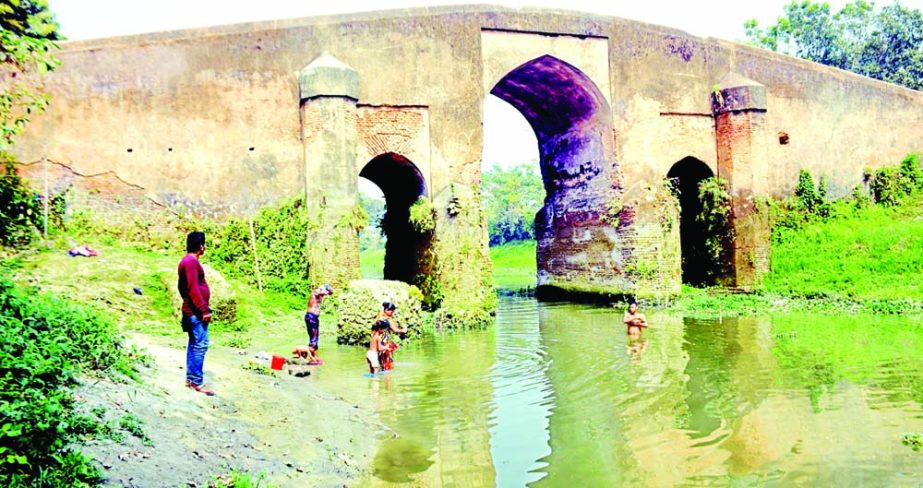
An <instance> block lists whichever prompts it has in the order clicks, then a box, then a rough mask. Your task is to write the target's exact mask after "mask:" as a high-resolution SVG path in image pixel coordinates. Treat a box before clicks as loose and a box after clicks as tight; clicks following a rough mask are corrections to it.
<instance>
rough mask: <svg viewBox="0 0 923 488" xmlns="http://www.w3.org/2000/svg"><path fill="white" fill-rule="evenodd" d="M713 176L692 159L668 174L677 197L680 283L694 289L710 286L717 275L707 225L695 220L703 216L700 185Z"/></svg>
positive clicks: (678, 164)
mask: <svg viewBox="0 0 923 488" xmlns="http://www.w3.org/2000/svg"><path fill="white" fill-rule="evenodd" d="M713 176H715V174H714V173H713V172H712V170H711V169H710V168H709V167H708V165H706V164H705V163H703V162H702V161H700V160H698V159H696V158H693V157H687V158H683V159H681V160H680V161H679V162H677V163H676V164H674V165H673V166H672V167H671V168H670V171H669V172H668V173H667V178H669V179H670V181H671V183H672V185H673V189H674V190H675V191H676V192H677V193H678V194H679V205H680V220H679V239H680V246H681V248H682V255H683V260H682V269H683V283H687V284H690V285H694V286H702V285H713V284H714V280H715V278H716V274H717V263H715V262H714V261H715V260H714V259H713V258H712V257H711V255H710V253H709V252H708V249H707V246H706V241H707V239H708V231H707V226H706V224H705V223H703V222H701V221H700V220H699V219H698V217H699V215H700V214H701V213H702V200H701V199H700V197H699V184H700V183H702V180H704V179H706V178H711V177H713Z"/></svg>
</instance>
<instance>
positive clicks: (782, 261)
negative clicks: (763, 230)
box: [763, 196, 923, 302]
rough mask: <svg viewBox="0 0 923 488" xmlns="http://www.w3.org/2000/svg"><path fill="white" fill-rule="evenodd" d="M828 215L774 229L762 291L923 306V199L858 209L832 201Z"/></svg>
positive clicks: (807, 296) (846, 203)
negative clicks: (789, 226)
mask: <svg viewBox="0 0 923 488" xmlns="http://www.w3.org/2000/svg"><path fill="white" fill-rule="evenodd" d="M831 214H832V215H831V216H830V217H828V218H826V219H824V220H820V221H816V222H810V223H808V224H806V225H804V226H803V227H802V228H800V229H797V230H789V229H777V231H776V233H775V235H774V237H773V242H772V270H771V272H770V274H769V275H768V276H767V277H766V280H765V282H764V284H763V289H764V290H765V291H767V292H772V293H777V294H781V295H790V296H798V297H805V298H832V299H836V300H860V301H880V302H881V301H891V302H902V301H908V302H909V301H916V302H923V197H919V196H918V197H916V198H913V199H911V200H908V201H906V202H904V203H902V204H900V205H897V206H883V205H872V206H867V207H863V208H856V206H855V205H853V204H851V203H849V202H837V203H836V204H834V205H833V207H832V212H831Z"/></svg>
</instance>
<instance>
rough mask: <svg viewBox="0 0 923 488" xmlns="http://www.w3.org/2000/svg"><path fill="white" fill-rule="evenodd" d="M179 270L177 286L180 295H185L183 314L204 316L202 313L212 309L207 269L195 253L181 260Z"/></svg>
mask: <svg viewBox="0 0 923 488" xmlns="http://www.w3.org/2000/svg"><path fill="white" fill-rule="evenodd" d="M177 272H178V273H179V282H178V283H177V286H178V288H179V294H180V296H181V297H183V315H184V316H186V317H189V316H192V315H195V316H196V317H199V318H202V315H204V314H205V313H207V312H209V311H210V310H211V309H210V308H208V299H209V298H211V293H210V292H209V291H208V282H206V281H205V270H204V269H202V265H201V264H199V259H198V258H197V257H196V255H195V254H187V255H185V256H184V257H183V259H181V260H180V262H179V267H178V269H177Z"/></svg>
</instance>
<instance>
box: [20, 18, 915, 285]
mask: <svg viewBox="0 0 923 488" xmlns="http://www.w3.org/2000/svg"><path fill="white" fill-rule="evenodd" d="M323 55H327V56H329V57H330V58H333V59H335V60H337V63H341V64H342V65H345V66H347V67H349V68H350V69H352V70H354V72H355V75H356V77H355V78H356V79H355V83H356V84H355V85H351V86H350V87H347V89H346V91H343V90H339V91H342V93H333V92H334V91H337V90H333V89H330V90H326V91H327V92H328V93H320V92H321V91H325V90H319V91H318V93H315V94H314V95H318V96H319V98H314V97H313V95H311V97H309V98H310V100H309V101H307V102H306V104H307V105H308V106H309V107H310V106H311V105H310V104H315V105H314V108H312V109H309V110H303V107H304V106H305V103H302V102H303V97H302V93H301V91H300V78H299V74H300V72H301V70H302V69H303V68H305V67H306V66H307V64H308V63H310V62H311V61H313V60H316V59H318V58H319V57H320V56H323ZM542 56H550V57H552V58H554V59H556V60H559V61H561V62H564V63H567V64H568V65H570V66H572V67H575V68H576V69H577V70H578V71H579V72H580V73H581V74H582V75H583V76H584V77H586V79H587V80H589V82H590V84H591V85H592V87H593V88H594V89H595V90H597V91H598V93H599V94H600V97H601V98H600V101H601V102H600V103H601V106H605V110H602V111H599V110H596V111H593V114H595V115H593V117H597V119H594V121H593V123H592V124H590V126H587V125H585V124H583V122H585V121H577V120H574V117H579V116H580V115H575V114H577V112H574V113H571V114H570V115H572V116H573V117H571V120H566V121H564V122H561V124H563V125H560V126H555V127H552V126H553V124H554V122H555V121H554V120H552V119H549V118H548V117H539V118H536V120H539V119H541V120H542V121H541V122H538V123H537V124H538V126H537V129H541V130H546V129H550V128H553V129H555V130H551V131H550V132H548V134H546V135H547V136H548V137H547V138H546V142H547V141H550V140H552V139H554V137H556V136H558V135H562V134H566V133H567V131H566V130H562V129H561V128H562V127H573V126H579V127H580V128H581V130H584V132H583V134H584V135H586V134H588V133H590V132H593V134H595V135H594V136H592V137H590V138H589V139H587V140H589V141H590V142H588V143H587V144H585V145H584V146H581V147H597V150H595V151H596V152H595V154H597V156H598V157H597V156H594V157H593V158H595V160H596V161H597V162H598V163H601V164H602V166H601V167H600V168H599V169H600V171H601V173H605V176H604V178H603V179H608V180H609V187H610V189H611V190H612V193H611V199H612V200H613V202H610V203H613V205H614V207H617V208H621V209H623V215H620V216H619V217H618V223H617V224H612V222H610V225H609V226H605V225H596V224H593V225H591V226H589V228H591V229H595V230H593V232H594V233H595V234H594V235H595V237H593V238H591V239H589V240H587V241H586V242H587V243H588V244H587V247H586V248H585V249H572V250H573V251H574V252H573V253H571V255H570V256H569V257H566V260H567V261H568V264H566V266H565V267H567V266H571V265H573V264H575V263H577V264H579V262H580V259H581V258H580V256H597V257H587V258H586V260H585V262H593V263H595V264H593V267H595V268H596V269H599V270H600V273H599V274H598V275H596V274H593V273H589V274H587V273H583V278H586V280H585V281H586V282H585V283H578V284H579V285H580V286H581V287H589V288H592V286H593V285H594V284H603V285H604V286H605V287H608V288H610V289H613V290H614V291H617V292H618V291H626V290H637V286H639V285H638V283H640V282H641V281H639V279H636V278H632V275H631V273H629V271H628V268H631V266H635V267H634V268H631V269H635V270H636V271H637V272H640V273H641V274H643V275H644V276H648V275H650V276H654V275H656V276H665V277H667V278H665V279H667V280H669V281H670V283H669V286H668V287H667V288H670V289H674V288H676V287H677V286H678V281H677V280H678V279H679V278H678V276H679V272H678V269H677V268H678V266H679V265H678V262H679V261H678V259H676V258H675V256H674V254H675V253H674V252H673V250H672V249H674V248H675V247H678V244H676V243H674V242H670V241H672V240H674V237H675V235H674V234H675V231H674V229H675V227H672V228H671V227H670V226H669V225H668V224H669V223H670V221H671V219H670V218H668V217H669V216H668V214H669V213H670V212H669V211H667V210H664V208H663V206H662V205H661V206H658V205H657V204H656V203H654V202H657V201H659V199H658V198H656V194H657V192H658V191H659V190H658V189H659V188H660V186H661V181H662V179H663V178H664V176H665V175H666V173H667V171H669V168H670V167H671V166H672V165H673V164H674V163H676V162H677V161H679V160H681V159H683V158H685V157H687V156H691V157H695V158H696V159H699V160H701V161H703V162H704V163H705V164H706V165H708V166H709V167H710V168H712V170H713V171H715V172H716V173H718V175H719V176H728V177H733V178H734V179H735V180H736V182H735V183H734V185H735V189H736V190H735V191H738V192H743V193H740V194H741V195H743V194H744V193H747V194H749V195H750V196H761V195H765V196H782V195H785V194H787V193H789V192H790V191H791V189H792V188H793V185H794V184H795V182H796V180H797V174H798V171H799V170H800V169H802V168H806V169H809V170H811V171H812V172H813V173H814V174H815V175H816V176H826V177H827V178H828V180H829V181H830V184H831V193H832V194H833V195H834V196H839V195H844V194H846V193H847V192H848V191H849V190H850V189H851V187H852V186H854V185H856V184H858V183H859V182H860V181H861V174H862V171H863V169H864V168H866V167H876V166H880V165H884V164H893V163H895V162H896V161H898V160H899V159H900V158H901V157H902V156H903V155H904V154H906V153H908V152H910V151H915V150H920V149H921V146H923V142H921V141H923V94H921V93H919V92H916V91H912V90H908V89H904V88H900V87H897V86H894V85H889V84H885V83H881V82H877V81H874V80H870V79H867V78H863V77H860V76H857V75H853V74H850V73H846V72H843V71H840V70H836V69H832V68H828V67H824V66H820V65H816V64H812V63H808V62H805V61H801V60H797V59H793V58H790V57H786V56H781V55H778V54H775V53H772V52H768V51H765V50H760V49H755V48H751V47H747V46H743V45H738V44H734V43H730V42H725V41H719V40H715V39H703V38H698V37H694V36H691V35H688V34H686V33H684V32H681V31H677V30H674V29H669V28H664V27H658V26H653V25H648V24H643V23H638V22H633V21H628V20H622V19H615V18H607V17H600V16H593V15H586V14H581V13H575V12H563V11H548V10H535V9H507V8H499V7H491V6H472V7H444V8H431V9H415V10H401V11H393V12H378V13H368V14H359V15H345V16H333V17H319V18H308V19H293V20H284V21H275V22H260V23H253V24H243V25H236V26H224V27H215V28H208V29H198V30H188V31H176V32H166V33H157V34H149V35H140V36H131V37H122V38H113V39H103V40H92V41H82V42H71V43H64V46H63V51H62V53H61V58H62V60H63V65H62V66H61V68H60V69H59V70H57V71H56V72H54V73H53V74H51V75H50V76H48V77H47V78H46V79H45V80H44V81H43V82H42V83H43V84H44V87H45V88H46V89H47V91H48V92H49V93H50V94H51V96H52V97H53V103H52V105H51V108H50V110H49V111H48V112H47V113H46V114H43V115H42V116H40V117H37V118H36V120H35V122H34V123H33V124H32V125H31V126H30V128H29V131H28V133H27V134H26V135H25V136H24V137H23V138H22V140H21V143H20V144H18V145H17V147H16V151H17V153H18V156H19V157H20V159H21V160H22V161H24V162H34V161H37V160H39V159H41V158H42V157H43V156H46V157H48V158H49V159H51V160H53V161H56V162H59V163H61V164H64V165H66V166H68V167H69V168H72V169H73V171H74V173H75V174H102V173H107V172H108V173H110V174H111V175H113V176H114V177H115V178H117V179H119V180H122V181H124V182H127V183H128V184H130V185H131V188H133V190H131V191H132V192H135V193H137V192H138V191H142V192H143V193H144V195H145V197H146V198H148V199H149V200H153V201H157V202H160V203H162V204H164V205H167V206H171V207H176V208H180V207H181V208H187V209H191V210H193V211H195V212H197V213H200V214H205V215H213V216H222V215H226V214H245V213H248V212H251V211H253V210H254V209H256V208H258V207H259V206H261V205H265V204H267V203H271V202H274V201H277V200H279V199H281V198H284V197H288V196H292V195H295V194H298V193H300V192H304V191H308V194H309V198H311V189H312V188H319V187H323V186H324V185H326V184H329V185H331V186H330V187H329V188H328V190H329V193H330V194H331V195H332V198H334V199H336V198H342V199H343V202H344V203H343V206H344V208H345V205H346V203H348V200H349V199H350V198H352V199H353V200H354V198H355V195H354V186H353V185H355V177H357V176H358V172H359V171H360V170H361V167H362V165H364V164H365V163H367V162H368V161H369V160H370V159H372V158H374V157H376V156H378V154H375V152H376V151H383V150H384V151H388V152H395V153H401V152H405V153H406V154H402V156H404V157H407V158H409V159H410V160H411V161H413V162H414V164H415V165H417V167H418V169H419V170H420V172H421V174H422V175H423V176H424V178H425V179H426V185H427V189H428V192H429V193H428V194H429V195H430V196H431V197H433V198H434V199H436V200H439V198H437V197H438V196H439V195H445V194H446V193H445V192H447V191H449V189H450V188H451V187H452V186H453V185H454V186H455V187H457V188H467V189H468V190H469V191H471V192H474V190H475V189H476V187H477V185H478V184H479V181H480V155H481V152H482V116H483V114H482V111H483V101H484V97H485V96H487V94H488V93H489V92H490V91H492V90H494V89H495V87H496V86H497V85H498V83H501V80H504V79H507V80H509V79H510V78H509V75H510V73H514V72H515V71H516V70H517V68H519V67H521V66H522V65H523V64H525V63H527V62H529V61H532V60H535V59H539V58H541V57H542ZM328 61H329V59H328ZM328 65H329V64H324V66H328ZM337 66H339V65H338V64H337ZM729 75H730V76H732V77H741V78H746V79H749V80H752V81H754V82H756V83H759V84H760V85H762V86H764V87H765V112H764V113H763V114H762V116H761V117H760V119H761V120H759V121H757V122H756V123H757V124H758V125H759V126H760V130H759V131H756V132H752V133H751V139H753V140H750V141H738V142H740V143H741V144H744V146H746V147H750V148H756V150H757V151H758V152H759V154H757V155H756V156H757V157H755V158H750V162H749V163H747V164H749V165H750V171H751V173H752V174H750V175H749V176H746V183H745V184H744V183H741V181H740V178H741V176H739V175H736V174H728V175H724V174H722V172H723V170H722V167H721V165H720V164H719V159H720V158H719V154H720V152H721V151H722V150H723V149H721V147H720V143H719V137H718V135H717V132H719V131H720V129H719V128H718V127H716V125H715V121H716V119H715V117H714V114H713V112H712V94H713V90H714V87H715V86H716V85H717V84H719V83H721V82H722V80H727V79H728V76H729ZM524 79H529V78H528V77H526V78H524ZM317 86H323V85H322V84H320V85H317ZM520 88H521V89H522V90H525V91H522V90H520V92H519V93H526V92H528V91H529V90H534V89H536V87H534V86H532V87H520ZM347 91H348V93H347ZM542 93H546V94H547V93H549V92H548V91H547V90H546V91H545V92H542ZM352 94H355V96H353V95H352ZM324 97H332V98H329V100H330V102H329V107H328V106H326V105H324V104H327V103H328V102H324V101H322V100H321V99H323V98H324ZM336 97H340V98H336ZM336 100H341V101H342V100H352V104H351V105H350V104H349V103H347V102H342V103H341V102H337V101H336ZM571 101H572V102H575V103H572V104H571V106H573V107H579V106H580V103H577V102H579V100H576V99H571ZM343 103H346V104H345V105H344V104H343ZM527 106H532V107H535V104H525V105H521V106H520V108H523V109H527ZM557 106H559V107H560V106H562V105H560V104H558V105H557ZM328 109H329V110H328ZM600 114H602V115H600ZM600 116H602V117H603V119H599V118H598V117H600ZM351 123H352V124H354V126H353V128H350V127H349V126H350V124H351ZM568 124H570V125H568ZM389 127H391V128H394V130H393V131H391V130H389ZM594 131H595V132H594ZM322 133H326V134H327V135H326V136H323V135H322ZM780 133H785V134H787V135H788V143H787V144H780V142H779V134H780ZM571 135H572V133H571ZM318 137H319V138H320V139H317V138H318ZM539 139H541V137H540V138H539ZM318 140H319V141H320V142H317V141H318ZM742 147H743V146H742ZM309 149H310V150H309ZM739 149H740V148H738V149H734V150H735V151H737V150H739ZM317 154H321V155H323V157H315V156H316V155H317ZM548 154H550V152H548ZM593 158H591V159H593ZM576 159H579V158H570V160H571V161H576ZM742 164H743V163H742ZM327 165H330V166H331V167H329V168H327V167H324V166H327ZM319 180H324V181H327V180H329V181H327V182H326V183H325V182H324V181H319ZM334 180H335V182H333V181H334ZM341 180H342V181H341ZM347 180H349V181H352V183H349V182H348V181H347ZM81 181H82V184H85V185H88V186H92V184H93V183H92V182H90V181H89V180H81ZM594 181H595V180H594ZM599 181H603V180H602V179H601V180H599ZM591 186H592V185H591ZM139 188H140V190H138V189H139ZM600 188H601V187H600ZM600 188H597V189H596V190H598V191H596V190H594V191H591V192H590V193H591V194H594V195H596V196H597V197H599V198H603V197H602V195H603V193H604V192H603V191H602V190H601V189H600ZM748 192H749V193H748ZM337 195H338V196H337ZM350 195H352V197H351V196H350ZM599 198H597V200H599ZM600 205H601V202H599V201H597V202H595V203H593V204H592V205H590V207H592V208H591V209H590V210H592V211H593V212H597V211H599V210H601V208H600ZM741 208H744V207H741ZM556 211H557V210H556ZM593 212H590V214H586V213H584V214H585V215H589V216H588V217H587V218H588V219H589V221H594V222H596V221H597V220H594V219H597V217H595V216H592V215H591V214H592V213H593ZM565 213H566V212H565ZM748 218H749V217H748ZM456 220H457V219H456ZM452 222H454V221H453V220H452V219H445V218H440V226H438V227H437V231H436V239H437V241H438V239H439V238H440V236H451V235H454V234H453V232H455V231H454V230H451V228H452V227H453V226H459V225H469V224H471V223H474V224H476V223H477V222H478V221H477V220H476V219H475V220H465V222H469V223H466V224H461V223H452ZM458 222H461V221H460V220H458ZM474 224H471V225H474ZM469 230H470V233H469V234H465V235H467V236H469V237H471V238H475V237H472V236H482V235H483V229H469ZM555 232H558V231H555ZM559 232H560V233H559V234H555V235H556V236H557V237H562V236H564V235H571V236H576V235H577V234H580V232H578V231H577V228H576V227H567V226H565V227H564V228H561V229H560V231H559ZM671 236H672V237H671ZM629 237H630V239H629ZM568 240H569V242H571V243H576V242H577V240H575V239H571V238H568ZM632 243H633V244H632ZM437 244H438V243H437ZM478 245H479V246H481V247H482V248H483V247H484V246H486V241H485V240H483V239H482V240H481V242H480V243H479V244H478ZM435 247H436V248H439V246H438V245H436V246H435ZM590 249H595V251H591V250H590ZM471 252H474V251H471ZM600 252H602V253H603V254H605V253H608V257H607V258H605V259H602V258H600V257H599V256H601V255H602V254H600ZM751 254H752V253H751ZM465 256H467V257H464V258H463V257H461V256H440V257H439V258H440V260H441V261H442V262H443V264H440V266H446V267H447V268H446V269H448V268H451V267H455V266H456V261H457V260H459V259H470V256H472V255H471V254H466V255H465ZM631 263H641V264H643V266H640V267H639V265H632V264H631ZM651 263H653V264H651ZM580 266H583V265H580ZM648 266H651V269H653V270H654V271H650V270H649V269H648V268H647V267H648ZM603 267H607V269H606V270H602V269H601V268H603ZM580 269H584V270H586V269H587V268H586V267H584V268H580ZM603 271H604V272H603ZM581 273H582V272H578V274H581ZM594 273H595V272H594ZM599 276H606V278H604V279H600V278H599ZM581 279H582V278H581ZM552 281H553V280H552ZM574 286H575V287H576V286H577V284H575V285H574ZM456 291H457V290H456ZM456 291H453V290H448V291H447V293H455V292H456Z"/></svg>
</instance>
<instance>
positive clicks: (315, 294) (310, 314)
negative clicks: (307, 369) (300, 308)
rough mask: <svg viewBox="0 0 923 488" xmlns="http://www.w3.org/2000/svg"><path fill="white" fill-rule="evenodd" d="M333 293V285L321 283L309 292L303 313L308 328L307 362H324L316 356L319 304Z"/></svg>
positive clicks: (312, 363) (318, 335)
mask: <svg viewBox="0 0 923 488" xmlns="http://www.w3.org/2000/svg"><path fill="white" fill-rule="evenodd" d="M330 295H333V287H332V286H330V285H321V286H319V287H317V288H316V289H315V290H314V291H312V292H311V297H310V298H308V310H307V312H305V314H304V325H305V327H306V328H307V329H308V357H307V358H305V359H307V360H308V364H311V365H315V364H324V361H322V360H321V359H320V358H319V357H317V348H318V338H319V337H320V304H321V302H323V301H324V298H327V297H329V296H330Z"/></svg>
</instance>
